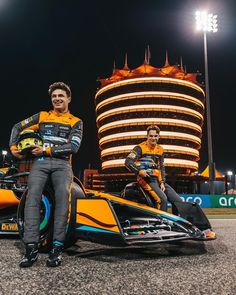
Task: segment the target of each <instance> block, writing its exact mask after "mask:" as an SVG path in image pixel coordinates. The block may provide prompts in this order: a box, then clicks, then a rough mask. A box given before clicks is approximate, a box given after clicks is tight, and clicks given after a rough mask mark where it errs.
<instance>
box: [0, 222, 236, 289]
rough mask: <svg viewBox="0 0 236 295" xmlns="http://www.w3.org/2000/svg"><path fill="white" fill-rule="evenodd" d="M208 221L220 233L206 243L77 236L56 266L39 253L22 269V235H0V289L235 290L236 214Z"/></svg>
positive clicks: (45, 255)
mask: <svg viewBox="0 0 236 295" xmlns="http://www.w3.org/2000/svg"><path fill="white" fill-rule="evenodd" d="M210 222H211V224H212V226H213V228H214V229H215V231H216V232H217V236H218V238H217V239H216V240H214V241H208V242H204V243H203V242H200V243H199V242H193V241H189V242H181V243H180V244H179V245H168V244H162V245H159V246H157V247H155V248H146V249H144V248H137V247H135V248H134V247H133V248H125V249H124V248H123V249H121V248H111V247H106V246H102V245H98V244H93V243H89V242H82V241H79V242H77V243H76V245H74V246H73V247H71V248H69V249H68V250H67V251H66V252H65V253H64V254H63V258H64V259H63V265H62V266H61V267H59V268H47V267H46V266H45V260H46V258H47V254H41V255H40V257H39V260H38V261H37V263H36V264H35V265H33V267H31V268H28V269H20V268H19V267H18V260H19V258H20V256H21V255H22V251H23V248H22V244H21V242H20V240H18V239H16V238H11V239H3V238H2V239H0V278H1V281H0V294H1V295H15V294H35V295H37V294H58V295H60V294H79V295H80V294H86V295H90V294H92V295H93V294H99V295H105V294H109V295H110V294H138V295H139V294H151V295H155V294H161V295H167V294H168V295H169V294H174V295H176V294H178V295H179V294H183V295H190V294H191V295H195V294H196V295H198V294H199V295H200V294H201V295H203V294H207V295H214V294H219V295H226V294H227V295H233V294H236V259H235V258H236V220H235V219H218V220H216V219H212V220H210Z"/></svg>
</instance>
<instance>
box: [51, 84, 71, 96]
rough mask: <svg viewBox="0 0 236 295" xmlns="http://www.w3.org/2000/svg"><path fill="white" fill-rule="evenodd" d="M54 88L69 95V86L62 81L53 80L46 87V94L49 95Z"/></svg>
mask: <svg viewBox="0 0 236 295" xmlns="http://www.w3.org/2000/svg"><path fill="white" fill-rule="evenodd" d="M56 89H61V90H64V91H65V92H66V94H67V96H69V97H71V90H70V87H69V86H68V85H67V84H66V83H64V82H55V83H53V84H51V85H50V86H49V88H48V94H49V95H50V96H51V94H52V92H53V91H54V90H56Z"/></svg>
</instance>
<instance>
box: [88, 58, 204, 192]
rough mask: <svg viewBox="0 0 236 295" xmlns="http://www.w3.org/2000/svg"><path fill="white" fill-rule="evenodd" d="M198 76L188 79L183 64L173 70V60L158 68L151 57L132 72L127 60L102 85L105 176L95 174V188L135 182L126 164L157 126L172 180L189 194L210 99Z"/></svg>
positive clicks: (99, 112) (99, 116)
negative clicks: (150, 131) (152, 126)
mask: <svg viewBox="0 0 236 295" xmlns="http://www.w3.org/2000/svg"><path fill="white" fill-rule="evenodd" d="M197 75H198V73H187V72H186V70H185V69H184V67H183V65H182V62H181V64H180V65H170V64H169V61H168V56H167V54H166V60H165V64H164V66H163V67H161V68H157V67H154V66H152V65H150V59H149V55H148V54H145V59H144V63H143V64H142V65H140V66H139V67H137V68H135V69H130V68H129V66H128V63H127V57H126V59H125V64H124V67H123V69H116V68H115V67H114V69H113V73H112V75H111V76H110V77H108V78H105V79H99V82H100V88H99V89H98V91H97V93H96V96H95V106H96V121H97V127H98V137H99V147H100V151H101V161H102V163H101V166H102V172H101V173H100V174H99V173H98V174H93V177H92V179H93V181H92V182H91V181H90V185H92V186H93V188H97V189H104V188H105V189H108V190H110V191H119V190H120V189H122V187H124V185H125V184H126V183H127V182H129V181H133V180H135V177H134V174H132V173H129V171H128V170H127V169H126V167H125V166H124V161H125V158H126V156H127V155H128V153H129V152H130V151H131V149H132V148H133V147H134V146H135V145H137V144H138V143H140V142H142V141H144V140H145V139H146V129H147V126H149V125H151V124H156V125H158V126H159V127H160V129H161V133H160V140H159V144H160V145H161V146H162V147H163V148H164V151H165V167H166V173H167V178H169V180H170V181H171V182H175V184H177V182H178V183H179V184H178V185H180V183H182V191H184V190H189V180H190V179H192V178H193V177H195V174H194V172H197V171H198V161H199V150H200V148H201V137H202V125H203V121H204V102H205V94H204V90H203V88H202V84H201V83H199V82H198V81H197ZM98 180H99V183H100V186H99V187H97V186H96V183H98ZM93 184H94V185H93ZM186 184H187V186H186ZM172 185H173V183H172ZM180 186H181V185H180Z"/></svg>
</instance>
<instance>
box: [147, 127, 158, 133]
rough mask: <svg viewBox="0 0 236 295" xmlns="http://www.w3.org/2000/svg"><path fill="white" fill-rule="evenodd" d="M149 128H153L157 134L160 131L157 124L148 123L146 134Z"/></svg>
mask: <svg viewBox="0 0 236 295" xmlns="http://www.w3.org/2000/svg"><path fill="white" fill-rule="evenodd" d="M150 130H155V131H156V132H157V133H158V134H159V133H160V131H161V130H160V128H159V127H158V126H157V125H150V126H148V128H147V134H148V133H149V131H150Z"/></svg>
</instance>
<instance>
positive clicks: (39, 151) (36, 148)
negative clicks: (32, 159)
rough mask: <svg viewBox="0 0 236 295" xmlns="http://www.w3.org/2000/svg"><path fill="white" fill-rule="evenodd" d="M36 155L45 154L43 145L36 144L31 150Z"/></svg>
mask: <svg viewBox="0 0 236 295" xmlns="http://www.w3.org/2000/svg"><path fill="white" fill-rule="evenodd" d="M31 153H32V155H34V156H37V157H38V156H42V155H43V147H42V146H40V145H35V146H34V149H33V150H32V151H31Z"/></svg>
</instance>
